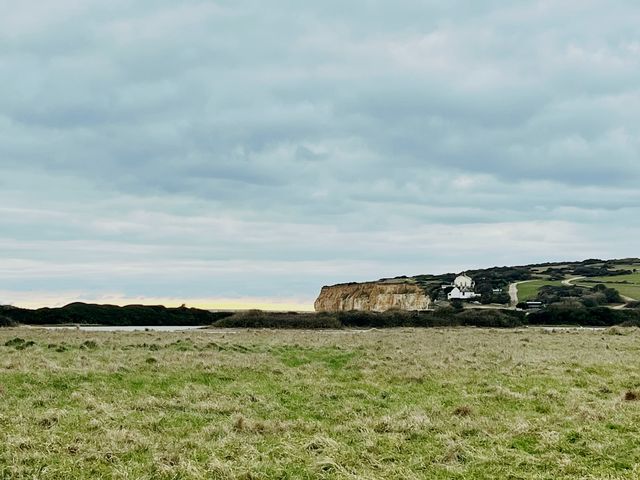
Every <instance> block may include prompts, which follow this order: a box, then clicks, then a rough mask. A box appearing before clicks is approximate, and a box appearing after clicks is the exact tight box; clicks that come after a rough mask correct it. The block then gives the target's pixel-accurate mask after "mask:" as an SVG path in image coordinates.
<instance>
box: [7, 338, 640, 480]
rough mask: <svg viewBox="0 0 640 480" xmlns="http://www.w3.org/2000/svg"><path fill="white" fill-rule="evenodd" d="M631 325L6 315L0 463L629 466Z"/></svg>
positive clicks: (201, 469)
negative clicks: (36, 325)
mask: <svg viewBox="0 0 640 480" xmlns="http://www.w3.org/2000/svg"><path fill="white" fill-rule="evenodd" d="M639 341H640V333H639V331H638V330H635V329H620V328H614V329H610V330H608V331H604V330H603V331H579V332H578V331H566V330H565V331H555V332H550V331H543V330H535V329H526V330H525V329H520V330H490V329H429V330H424V329H409V328H403V329H393V330H372V331H353V330H341V331H332V330H328V331H286V330H281V331H238V330H213V331H202V332H189V333H156V332H138V333H99V334H96V333H87V332H76V331H64V332H49V331H40V330H35V329H22V328H19V329H13V328H12V329H4V330H0V402H1V404H2V409H0V478H40V479H63V478H64V479H78V478H85V479H89V478H91V479H93V478H147V479H152V478H153V479H156V478H160V479H163V478H166V479H177V478H180V479H192V478H193V479H200V478H220V479H234V478H237V479H249V478H291V479H293V478H295V479H316V478H326V479H343V478H344V479H355V478H366V479H389V478H402V479H410V478H441V479H449V478H469V479H470V478H532V479H533V478H535V479H542V478H548V479H561V478H638V477H639V476H640V469H639V467H638V465H640V446H638V443H637V439H638V438H639V435H640V366H639V364H638V362H637V354H638V344H639ZM30 342H32V343H30ZM27 343H30V346H29V347H28V348H27V349H20V348H19V347H20V346H21V345H25V344H27Z"/></svg>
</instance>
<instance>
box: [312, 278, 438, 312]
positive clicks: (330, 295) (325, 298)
mask: <svg viewBox="0 0 640 480" xmlns="http://www.w3.org/2000/svg"><path fill="white" fill-rule="evenodd" d="M430 304H431V298H429V296H428V295H426V294H425V293H424V291H423V290H422V289H421V288H420V287H418V286H417V285H413V284H410V283H350V284H343V285H334V286H332V287H322V291H321V292H320V296H319V297H318V299H317V300H316V302H315V304H314V306H315V309H316V311H317V312H347V311H352V310H360V311H369V312H384V311H387V310H392V309H400V310H407V311H415V310H426V309H427V308H429V305H430Z"/></svg>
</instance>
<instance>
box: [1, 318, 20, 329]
mask: <svg viewBox="0 0 640 480" xmlns="http://www.w3.org/2000/svg"><path fill="white" fill-rule="evenodd" d="M15 325H16V322H14V321H13V320H12V319H10V318H9V317H7V316H5V315H0V327H13V326H15Z"/></svg>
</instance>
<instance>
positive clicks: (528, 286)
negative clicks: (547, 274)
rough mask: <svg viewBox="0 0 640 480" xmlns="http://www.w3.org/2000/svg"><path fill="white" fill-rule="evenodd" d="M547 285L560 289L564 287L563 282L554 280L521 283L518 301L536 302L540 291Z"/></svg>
mask: <svg viewBox="0 0 640 480" xmlns="http://www.w3.org/2000/svg"><path fill="white" fill-rule="evenodd" d="M545 285H553V286H555V287H559V286H560V285H562V282H560V281H552V280H532V281H529V282H525V283H521V284H520V285H518V301H520V302H526V301H528V300H534V299H535V298H536V296H537V295H538V291H539V290H540V289H541V288H542V287H544V286H545Z"/></svg>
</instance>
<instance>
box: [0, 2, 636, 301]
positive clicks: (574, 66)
mask: <svg viewBox="0 0 640 480" xmlns="http://www.w3.org/2000/svg"><path fill="white" fill-rule="evenodd" d="M307 3H308V2H307ZM316 3H317V2H316ZM636 3H637V2H633V1H626V2H625V1H621V2H616V4H615V5H612V4H611V3H610V2H604V1H595V0H590V1H589V0H588V1H585V0H581V1H577V0H576V1H566V2H562V3H561V4H558V2H551V1H545V0H540V1H530V2H519V3H514V2H505V1H490V2H472V1H450V2H431V1H427V2H424V1H402V2H396V4H394V5H390V4H385V3H383V2H378V1H373V0H356V1H353V2H349V4H348V5H345V4H344V2H336V1H326V2H321V3H318V4H317V5H313V4H304V3H302V4H301V3H300V2H294V1H290V0H278V1H276V2H270V3H269V4H268V5H267V4H265V3H264V2H258V1H250V0H249V1H245V2H231V1H218V2H209V1H208V2H197V1H191V0H188V1H184V2H178V3H176V2H168V1H167V2H165V1H153V2H151V1H143V2H133V3H132V2H124V1H120V0H115V1H113V2H107V3H105V2H98V1H94V0H83V1H77V0H60V1H58V2H49V4H42V3H41V2H34V1H25V2H21V3H20V5H12V7H11V8H10V9H7V12H5V14H4V15H3V16H2V17H0V84H2V85H3V88H2V91H0V216H1V219H2V224H3V228H2V229H1V230H0V303H2V302H10V301H13V300H12V298H20V299H29V298H32V302H36V303H37V301H38V300H37V299H38V298H46V299H47V301H48V302H50V301H51V299H52V298H57V297H56V295H58V296H59V298H60V299H63V298H64V299H65V300H66V299H69V298H71V297H77V298H85V299H90V298H96V299H99V298H104V296H109V298H115V297H118V296H120V297H122V298H155V299H157V298H167V299H168V298H171V299H185V301H188V300H189V299H195V298H198V299H203V298H205V299H206V298H210V299H216V298H225V299H229V298H231V299H233V298H243V299H246V298H254V297H255V298H260V299H263V300H264V299H267V300H269V299H271V300H273V301H278V300H282V301H286V302H287V303H296V302H298V303H306V304H309V303H310V302H311V300H312V299H313V297H314V295H315V294H316V292H317V291H318V289H319V287H320V286H321V285H322V284H325V283H334V282H338V281H345V280H362V279H369V278H377V277H380V276H387V275H398V274H415V273H426V272H436V271H450V270H459V269H462V268H466V267H470V266H489V265H492V264H510V263H527V262H530V261H542V260H552V259H567V258H581V257H588V256H599V257H614V256H631V255H638V251H637V241H635V240H634V239H635V238H637V236H638V233H640V220H638V218H640V215H639V213H640V207H639V205H640V189H639V188H638V184H639V181H640V159H639V153H640V87H639V86H638V82H637V79H638V78H640V35H638V33H637V25H638V24H640V7H639V6H638V5H637V4H636ZM4 297H6V298H4ZM20 301H23V302H27V300H20Z"/></svg>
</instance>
